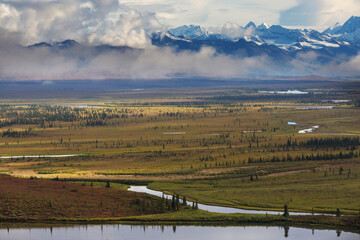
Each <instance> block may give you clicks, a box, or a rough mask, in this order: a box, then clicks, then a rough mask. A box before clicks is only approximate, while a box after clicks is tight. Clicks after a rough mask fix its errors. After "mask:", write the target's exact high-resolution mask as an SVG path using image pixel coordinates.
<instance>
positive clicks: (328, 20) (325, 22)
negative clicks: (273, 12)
mask: <svg viewBox="0 0 360 240" xmlns="http://www.w3.org/2000/svg"><path fill="white" fill-rule="evenodd" d="M359 13H360V1H359V0H341V1H340V0H312V1H309V0H297V4H296V6H294V7H292V8H289V9H287V10H285V11H282V12H281V16H280V24H283V25H289V26H304V27H313V28H317V29H324V28H327V27H329V26H332V25H334V24H335V23H337V22H340V23H344V22H345V21H346V20H347V19H349V18H350V17H351V16H353V15H355V16H357V15H359Z"/></svg>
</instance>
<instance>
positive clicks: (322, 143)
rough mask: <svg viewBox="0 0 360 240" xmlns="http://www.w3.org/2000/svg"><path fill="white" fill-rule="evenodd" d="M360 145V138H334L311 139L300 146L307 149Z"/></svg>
mask: <svg viewBox="0 0 360 240" xmlns="http://www.w3.org/2000/svg"><path fill="white" fill-rule="evenodd" d="M359 145H360V138H359V137H334V138H311V139H310V140H307V141H304V142H301V143H300V146H306V147H316V148H320V147H329V148H336V147H355V146H359Z"/></svg>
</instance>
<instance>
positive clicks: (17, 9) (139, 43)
mask: <svg viewBox="0 0 360 240" xmlns="http://www.w3.org/2000/svg"><path fill="white" fill-rule="evenodd" d="M0 28H2V29H4V30H6V31H8V32H17V33H19V36H20V37H21V39H20V40H19V41H20V42H21V43H22V44H24V45H29V44H32V43H36V42H41V41H61V40H65V39H75V40H77V41H82V42H85V41H89V42H90V43H107V44H112V45H125V44H126V45H128V46H132V47H145V46H146V44H147V43H148V34H149V33H151V32H153V31H160V30H162V29H163V26H162V25H161V24H160V23H159V22H158V21H157V20H156V17H155V15H154V14H152V13H147V12H145V13H141V12H138V11H134V10H129V9H128V8H127V7H126V6H124V5H120V4H119V3H118V1H117V0H87V1H82V0H62V1H41V2H40V1H36V0H28V1H16V2H15V1H12V2H3V3H0Z"/></svg>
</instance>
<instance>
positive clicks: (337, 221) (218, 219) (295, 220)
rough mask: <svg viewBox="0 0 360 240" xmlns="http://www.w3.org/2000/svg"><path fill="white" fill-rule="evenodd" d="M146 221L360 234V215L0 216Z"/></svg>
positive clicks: (74, 221)
mask: <svg viewBox="0 0 360 240" xmlns="http://www.w3.org/2000/svg"><path fill="white" fill-rule="evenodd" d="M17 223H19V224H20V223H21V224H38V225H39V226H41V224H55V225H58V224H114V223H119V224H120V223H121V224H142V225H205V226H213V225H214V226H238V225H275V226H303V227H307V228H318V229H340V230H347V231H350V232H354V233H360V230H359V229H360V216H340V217H333V216H324V215H318V216H315V215H307V216H289V217H283V216H281V215H260V214H239V213H235V214H220V213H210V212H207V211H203V210H193V209H190V208H189V207H186V208H185V209H182V210H180V211H177V212H169V213H164V214H153V215H142V216H133V217H120V218H49V219H42V220H38V219H16V218H12V219H0V226H7V225H9V224H17Z"/></svg>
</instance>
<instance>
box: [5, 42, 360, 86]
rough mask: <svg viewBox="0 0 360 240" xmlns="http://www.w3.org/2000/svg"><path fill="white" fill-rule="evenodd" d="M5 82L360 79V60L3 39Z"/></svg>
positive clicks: (305, 55)
mask: <svg viewBox="0 0 360 240" xmlns="http://www.w3.org/2000/svg"><path fill="white" fill-rule="evenodd" d="M0 56H1V58H0V79H7V80H9V79H17V80H20V79H22V80H26V79H29V80H56V79H59V80H64V79H111V78H125V77H126V78H167V77H174V76H202V77H222V78H226V77H229V78H230V77H248V76H254V75H268V76H304V75H314V74H316V75H321V76H327V77H354V76H360V69H359V67H358V66H360V56H356V57H354V58H352V59H350V60H349V61H346V62H343V63H329V64H326V65H322V64H316V62H317V61H315V60H312V59H314V58H316V56H314V54H311V53H307V54H302V55H301V56H299V57H298V58H295V59H294V60H292V61H289V62H287V63H282V64H279V63H277V62H274V60H273V59H271V58H269V57H267V56H265V55H264V56H258V57H241V58H238V57H235V56H227V55H219V54H217V53H216V52H215V50H214V49H212V48H208V47H204V48H202V49H201V50H200V51H199V52H190V51H183V52H175V51H174V50H173V49H171V48H156V47H151V48H146V49H125V50H124V49H123V50H119V49H110V48H109V49H106V50H101V51H99V50H97V49H96V48H94V47H90V46H83V45H78V46H75V47H72V48H69V49H62V50H59V49H53V48H48V47H39V48H26V47H22V46H20V45H17V44H14V43H12V42H6V41H4V40H2V41H1V40H0Z"/></svg>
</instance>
